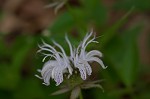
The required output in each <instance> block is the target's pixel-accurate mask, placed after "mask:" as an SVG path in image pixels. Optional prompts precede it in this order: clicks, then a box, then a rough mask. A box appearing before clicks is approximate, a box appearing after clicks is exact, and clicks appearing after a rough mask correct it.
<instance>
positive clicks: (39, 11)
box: [0, 0, 150, 99]
mask: <svg viewBox="0 0 150 99" xmlns="http://www.w3.org/2000/svg"><path fill="white" fill-rule="evenodd" d="M91 28H93V29H94V31H95V32H96V35H97V36H100V37H99V38H97V40H98V41H99V42H100V43H99V44H91V45H90V46H88V49H87V50H90V49H97V50H100V51H101V52H102V53H103V54H104V57H103V58H102V60H103V61H104V63H105V65H107V66H109V67H108V68H107V69H106V70H102V69H101V68H100V66H99V65H97V64H96V63H95V65H94V66H93V75H92V76H91V78H92V79H93V80H94V79H105V81H104V82H102V83H101V85H102V86H103V88H104V89H105V92H104V93H103V92H102V90H100V89H97V88H94V89H89V90H82V92H83V97H84V99H150V0H0V99H52V98H53V99H69V95H70V93H67V94H62V95H59V96H51V95H50V93H52V92H54V91H56V90H57V89H58V87H56V86H55V82H53V81H52V82H51V85H50V86H48V87H47V86H44V85H42V81H41V80H39V79H38V78H36V77H35V76H34V75H35V74H38V72H37V71H36V70H37V69H39V68H42V65H43V63H42V58H43V56H42V55H40V54H37V53H36V52H37V50H38V46H37V45H38V44H41V39H44V40H45V41H46V42H47V43H49V44H51V39H54V40H56V41H58V42H59V43H60V44H61V45H63V47H64V48H65V50H66V51H67V52H68V53H69V48H68V46H67V44H66V42H65V40H64V35H65V34H66V33H67V34H68V36H69V39H70V40H71V42H72V43H73V44H75V45H78V44H79V41H80V40H82V38H83V37H84V35H85V34H86V32H87V31H88V30H90V29H91ZM97 67H98V68H99V70H97Z"/></svg>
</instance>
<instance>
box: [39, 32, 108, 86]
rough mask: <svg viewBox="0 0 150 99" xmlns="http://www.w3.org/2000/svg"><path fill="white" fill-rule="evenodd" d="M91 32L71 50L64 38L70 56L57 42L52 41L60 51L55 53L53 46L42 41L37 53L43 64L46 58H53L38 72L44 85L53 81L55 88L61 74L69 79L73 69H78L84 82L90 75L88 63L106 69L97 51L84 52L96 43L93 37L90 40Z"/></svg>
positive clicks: (61, 78)
mask: <svg viewBox="0 0 150 99" xmlns="http://www.w3.org/2000/svg"><path fill="white" fill-rule="evenodd" d="M92 34H93V32H91V33H88V34H87V35H86V36H85V37H84V39H83V41H82V42H81V43H80V44H79V45H78V47H77V48H73V47H72V45H71V43H70V41H69V39H68V37H67V36H65V39H66V42H67V43H68V45H69V49H70V56H67V55H66V53H65V51H64V49H63V47H62V46H61V45H59V44H58V43H57V42H55V41H53V44H54V45H55V46H56V47H57V48H59V49H60V51H57V50H56V49H55V48H54V47H53V46H51V45H49V44H47V43H45V42H44V41H43V45H41V46H39V48H40V50H39V51H38V52H41V53H42V54H43V55H45V56H44V58H43V60H42V61H43V62H44V61H45V59H46V58H48V57H50V59H51V58H54V60H48V61H47V62H46V63H45V64H44V66H43V68H42V69H41V70H38V71H39V72H40V73H41V76H42V77H39V76H38V75H36V76H37V77H38V78H40V79H43V80H44V83H43V84H45V85H49V84H50V79H54V81H55V82H56V86H58V85H60V84H61V83H62V82H63V79H64V78H63V74H64V73H68V76H69V77H70V76H71V75H72V72H73V68H78V69H79V72H80V75H81V78H82V79H83V80H86V78H87V75H91V73H92V68H91V66H90V64H89V63H90V62H94V61H95V62H97V63H99V64H100V65H101V66H102V68H103V69H106V68H107V66H105V65H104V64H103V62H102V60H101V59H100V57H102V53H101V52H100V51H98V50H91V51H89V52H87V51H86V47H87V46H88V45H89V44H90V43H92V42H94V43H98V42H97V41H94V40H95V36H94V37H93V38H92V39H90V37H91V36H92ZM43 51H44V52H47V53H44V52H43ZM71 62H72V63H73V66H72V67H73V68H72V67H71Z"/></svg>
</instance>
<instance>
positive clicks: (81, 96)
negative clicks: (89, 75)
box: [79, 89, 83, 99]
mask: <svg viewBox="0 0 150 99" xmlns="http://www.w3.org/2000/svg"><path fill="white" fill-rule="evenodd" d="M79 97H80V99H83V95H82V91H81V89H80V96H79Z"/></svg>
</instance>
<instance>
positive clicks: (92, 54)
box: [86, 50, 103, 58]
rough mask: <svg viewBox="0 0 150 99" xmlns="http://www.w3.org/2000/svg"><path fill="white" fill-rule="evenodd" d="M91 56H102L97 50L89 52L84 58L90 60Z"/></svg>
mask: <svg viewBox="0 0 150 99" xmlns="http://www.w3.org/2000/svg"><path fill="white" fill-rule="evenodd" d="M93 56H98V57H102V56H103V54H102V53H101V52H100V51H98V50H92V51H90V52H88V53H87V54H86V57H87V58H90V57H93Z"/></svg>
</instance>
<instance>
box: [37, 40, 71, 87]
mask: <svg viewBox="0 0 150 99" xmlns="http://www.w3.org/2000/svg"><path fill="white" fill-rule="evenodd" d="M53 43H54V45H55V46H57V47H58V48H60V50H61V52H58V51H57V50H56V49H55V48H54V47H52V46H51V45H49V44H47V43H45V42H44V41H43V45H41V46H39V47H40V50H39V51H38V52H42V51H48V52H49V53H50V54H46V53H42V54H44V55H45V57H44V58H43V61H44V60H45V59H46V58H47V57H53V58H54V59H55V60H49V61H47V62H46V63H45V64H44V66H43V68H42V70H38V71H39V72H40V73H41V75H42V77H39V76H38V75H36V76H37V77H38V78H40V79H43V80H44V83H43V84H45V85H49V84H50V78H52V79H54V81H55V82H56V86H58V85H59V84H60V83H62V82H63V74H64V73H66V72H69V73H70V75H72V68H71V66H70V62H69V59H68V58H67V56H66V53H65V51H64V49H63V48H62V46H61V45H59V44H58V43H56V42H55V41H53Z"/></svg>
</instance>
